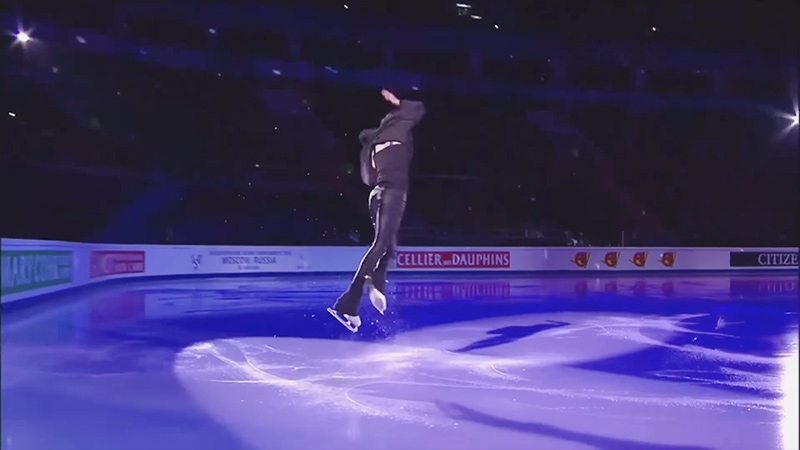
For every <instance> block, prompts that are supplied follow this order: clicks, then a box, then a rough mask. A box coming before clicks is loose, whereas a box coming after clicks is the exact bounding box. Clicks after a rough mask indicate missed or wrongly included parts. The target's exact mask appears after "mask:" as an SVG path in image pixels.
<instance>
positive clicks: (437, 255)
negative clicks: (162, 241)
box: [1, 239, 798, 303]
mask: <svg viewBox="0 0 800 450" xmlns="http://www.w3.org/2000/svg"><path fill="white" fill-rule="evenodd" d="M365 251H366V248H365V247H256V246H178V245H115V244H90V243H72V242H59V241H33V240H22V239H2V266H1V267H2V302H3V303H7V302H11V301H15V300H20V299H24V298H30V297H35V296H39V295H43V294H47V293H52V292H56V291H60V290H64V289H68V288H73V287H77V286H82V285H86V284H90V283H97V282H101V281H105V280H109V279H119V278H139V277H164V276H190V275H200V276H214V275H226V274H248V273H249V274H253V275H256V274H266V273H273V274H280V273H308V274H314V273H320V274H322V273H342V272H351V271H353V270H355V268H356V266H357V265H358V263H359V262H360V261H361V258H362V256H363V255H364V252H365ZM776 269H782V270H794V271H797V269H798V249H797V248H667V247H661V248H656V247H652V248H632V247H623V248H610V247H588V248H578V247H557V248H531V247H505V248H489V247H405V248H401V249H400V250H399V251H398V255H397V260H396V263H395V265H394V268H393V270H397V271H414V272H423V273H424V272H437V271H457V272H575V273H585V272H589V271H600V272H669V271H730V270H736V271H739V270H744V271H759V270H776Z"/></svg>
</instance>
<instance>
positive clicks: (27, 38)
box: [7, 23, 34, 47]
mask: <svg viewBox="0 0 800 450" xmlns="http://www.w3.org/2000/svg"><path fill="white" fill-rule="evenodd" d="M7 34H9V35H11V36H14V41H13V42H12V43H11V46H12V47H15V46H17V45H21V46H23V47H24V46H25V45H26V44H28V43H29V42H31V41H33V40H34V38H33V30H32V29H30V30H26V29H25V28H24V27H23V26H22V24H21V23H19V24H17V31H16V32H7Z"/></svg>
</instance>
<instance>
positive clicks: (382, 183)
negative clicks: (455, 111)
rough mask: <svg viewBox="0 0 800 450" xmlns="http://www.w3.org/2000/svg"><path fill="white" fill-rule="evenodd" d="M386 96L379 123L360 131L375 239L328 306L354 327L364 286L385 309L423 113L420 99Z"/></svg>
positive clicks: (386, 93)
mask: <svg viewBox="0 0 800 450" xmlns="http://www.w3.org/2000/svg"><path fill="white" fill-rule="evenodd" d="M381 94H382V95H383V98H384V99H385V100H386V101H387V102H389V103H391V104H392V106H393V108H392V111H391V112H389V113H388V114H387V115H386V116H384V118H383V120H381V123H380V125H379V126H378V128H374V129H368V130H364V131H362V132H361V133H360V134H359V136H358V139H359V141H361V179H362V180H363V181H364V184H366V185H367V186H369V187H371V188H372V192H371V193H370V195H369V215H370V218H371V219H372V226H373V227H374V228H375V239H374V240H373V241H372V245H371V246H370V248H369V250H368V251H367V253H366V254H365V255H364V257H363V258H362V259H361V264H359V266H358V271H356V274H355V276H354V277H353V280H352V281H351V282H350V287H349V288H348V289H347V290H346V291H345V292H344V293H343V294H342V295H341V296H340V297H339V298H338V299H337V300H336V303H335V304H334V305H333V308H328V311H329V312H330V313H331V314H332V315H333V316H334V317H336V318H337V319H338V320H339V321H340V322H342V324H344V326H346V327H347V328H349V329H350V331H353V332H355V331H357V330H358V327H359V326H361V318H360V317H359V308H360V306H361V297H362V296H363V294H364V286H365V285H366V286H367V289H368V290H369V299H370V301H371V302H372V304H373V306H375V308H376V309H377V310H378V311H379V312H380V313H381V314H383V313H384V312H385V311H386V294H385V290H386V270H387V269H388V267H389V263H390V262H391V260H392V259H393V258H394V257H395V251H396V248H397V232H398V231H399V230H400V222H401V221H402V219H403V214H404V213H405V209H406V194H407V192H408V173H409V170H410V168H411V157H412V155H413V153H414V138H413V135H412V131H413V129H414V127H415V126H416V125H417V124H418V123H419V122H420V120H422V117H423V116H424V115H425V106H424V105H423V104H422V102H416V101H410V100H400V99H398V98H397V97H396V96H395V95H394V94H392V93H391V92H389V91H388V90H386V89H384V90H382V91H381Z"/></svg>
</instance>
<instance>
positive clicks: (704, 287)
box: [2, 273, 798, 450]
mask: <svg viewBox="0 0 800 450" xmlns="http://www.w3.org/2000/svg"><path fill="white" fill-rule="evenodd" d="M348 281H349V276H345V275H342V276H319V277H311V276H284V277H277V276H269V277H259V278H219V279H191V280H180V281H142V282H133V283H130V284H117V285H113V286H107V287H103V288H98V289H94V290H89V291H80V292H73V293H70V294H66V295H65V296H63V298H59V299H53V300H52V301H49V302H47V303H45V304H41V305H39V306H36V307H33V308H27V309H20V308H14V310H12V311H6V310H4V312H3V317H2V448H3V449H8V450H12V449H20V450H22V449H31V450H41V449H78V448H80V449H87V450H88V449H98V450H100V449H103V450H113V449H131V450H133V449H136V450H143V449H153V450H171V449H226V450H232V449H348V450H356V449H398V450H406V449H490V448H491V449H520V450H532V449H547V450H561V449H576V450H582V449H603V450H628V449H630V450H656V449H659V450H684V449H686V450H688V449H715V450H753V449H759V450H771V449H784V450H794V449H797V448H798V434H797V423H798V339H797V335H798V318H797V311H798V281H797V276H796V274H786V273H784V274H780V273H771V274H764V273H762V274H755V275H733V274H704V275H678V274H671V275H670V276H666V277H665V276H662V275H618V276H596V275H591V276H575V275H558V276H524V275H520V276H514V277H510V278H509V277H500V276H489V275H487V276H475V275H470V276H465V275H461V276H457V275H426V276H421V275H398V276H393V278H392V279H390V285H389V290H390V295H389V311H388V312H387V315H386V316H380V315H379V314H378V313H377V312H376V311H375V310H373V309H372V306H371V305H370V304H369V300H367V299H365V301H364V304H363V308H362V311H363V313H362V320H363V322H364V323H363V325H362V328H361V330H359V332H358V333H357V334H353V333H351V332H349V331H348V330H347V329H345V328H344V327H343V326H341V325H340V324H339V323H338V322H337V321H336V320H334V319H333V318H332V317H331V316H330V315H328V313H327V312H326V311H325V308H326V307H327V306H330V304H331V303H332V301H333V300H334V299H335V298H336V297H337V296H338V294H339V293H340V292H341V291H342V290H343V289H344V288H345V286H346V284H347V282H348ZM4 309H6V308H4Z"/></svg>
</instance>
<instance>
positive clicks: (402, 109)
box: [358, 100, 425, 187]
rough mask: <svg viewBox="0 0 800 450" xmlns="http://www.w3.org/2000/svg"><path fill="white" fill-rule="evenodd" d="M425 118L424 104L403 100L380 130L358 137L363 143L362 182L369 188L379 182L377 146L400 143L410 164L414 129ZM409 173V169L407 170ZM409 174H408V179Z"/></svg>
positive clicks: (369, 131) (373, 130)
mask: <svg viewBox="0 0 800 450" xmlns="http://www.w3.org/2000/svg"><path fill="white" fill-rule="evenodd" d="M424 116H425V105H424V104H423V103H422V102H416V101H411V100H401V101H400V105H399V106H398V107H397V108H395V109H394V110H392V111H391V112H390V113H389V114H387V115H386V116H384V118H383V120H381V124H380V126H379V127H378V128H371V129H366V130H363V131H362V132H361V133H359V135H358V140H359V141H360V142H361V155H360V157H361V158H360V159H361V180H362V181H363V182H364V184H366V185H367V186H370V187H372V186H375V184H376V183H377V182H378V170H377V169H374V168H373V167H372V162H371V156H372V148H373V146H375V145H376V144H380V143H382V142H387V141H398V142H401V143H402V144H403V147H404V148H405V149H406V152H408V155H407V158H408V159H409V161H408V162H410V159H411V154H412V153H413V149H414V136H413V133H412V132H413V130H414V127H415V126H416V125H417V124H418V123H419V122H420V121H421V120H422V118H423V117H424ZM406 172H407V168H406ZM407 176H408V174H407V173H406V177H407Z"/></svg>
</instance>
